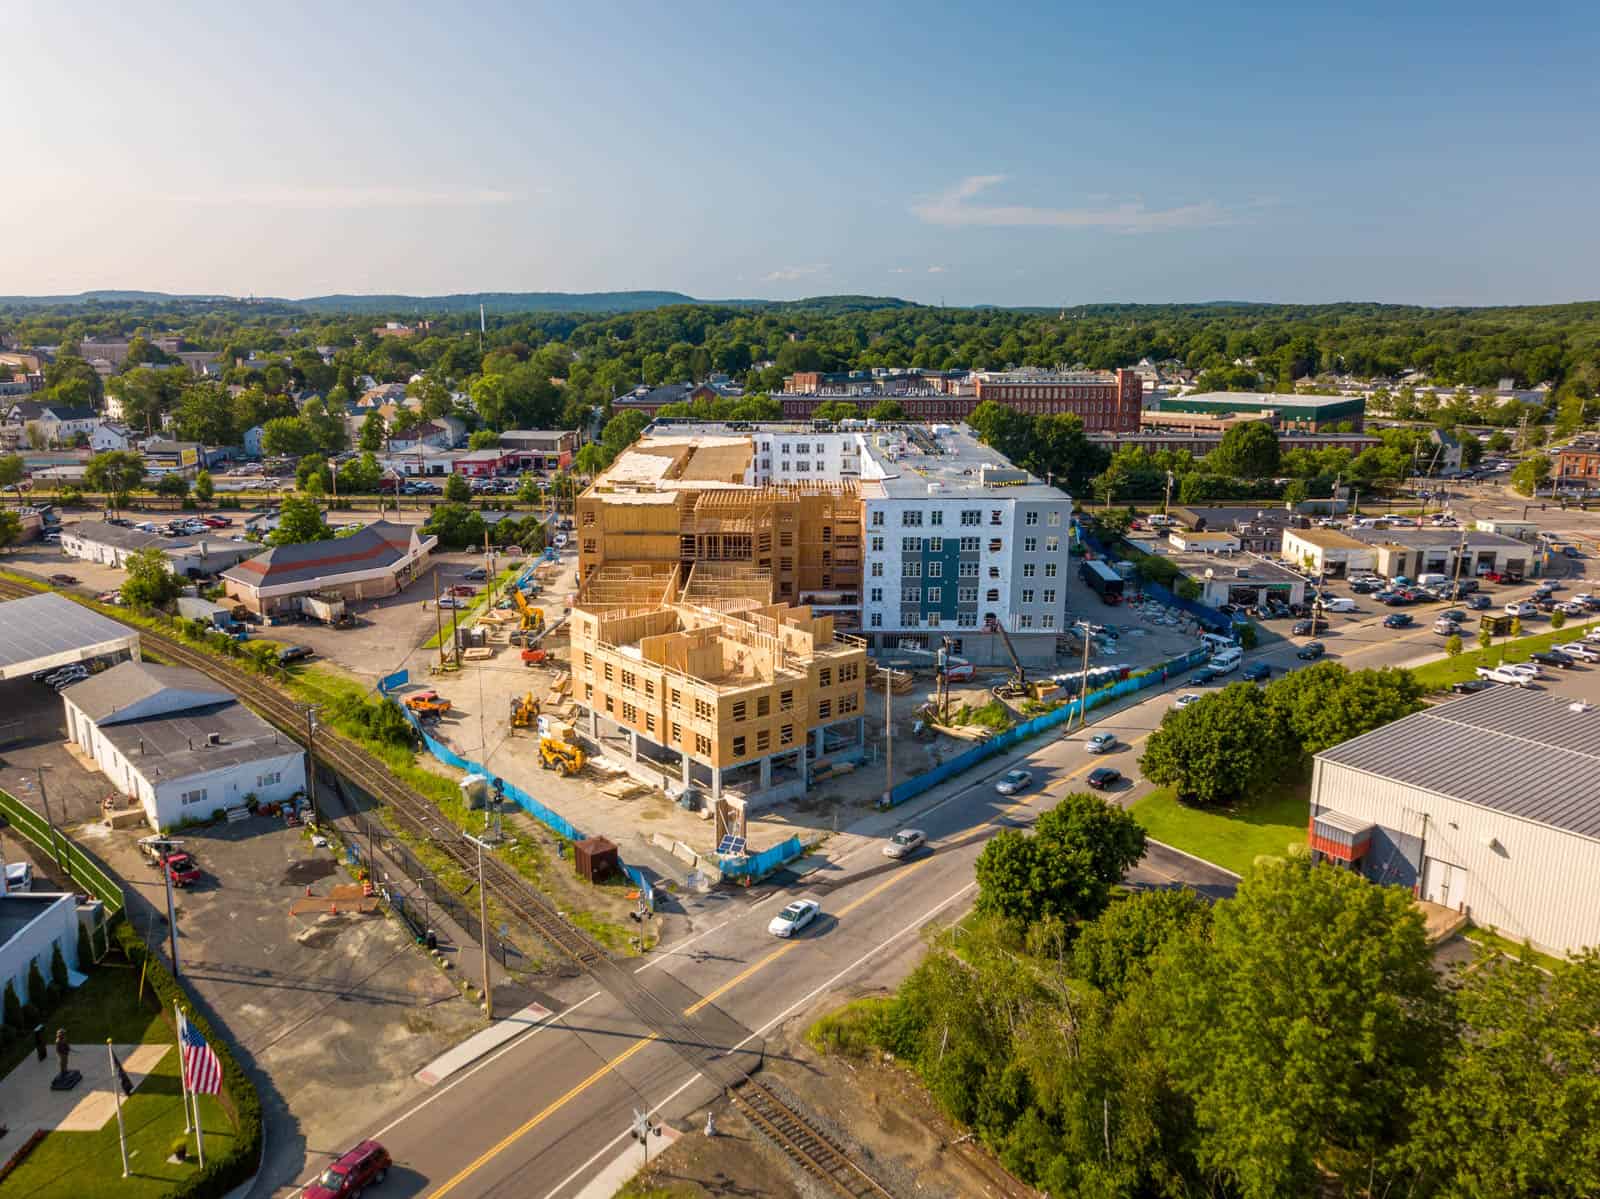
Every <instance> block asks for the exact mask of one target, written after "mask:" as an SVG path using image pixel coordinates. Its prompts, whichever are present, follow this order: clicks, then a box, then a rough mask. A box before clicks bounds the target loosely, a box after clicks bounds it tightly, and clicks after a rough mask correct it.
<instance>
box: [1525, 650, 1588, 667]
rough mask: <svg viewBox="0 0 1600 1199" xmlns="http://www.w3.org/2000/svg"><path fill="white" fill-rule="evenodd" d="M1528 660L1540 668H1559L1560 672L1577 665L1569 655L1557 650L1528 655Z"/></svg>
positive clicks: (1575, 660)
mask: <svg viewBox="0 0 1600 1199" xmlns="http://www.w3.org/2000/svg"><path fill="white" fill-rule="evenodd" d="M1528 658H1529V660H1530V661H1534V662H1537V663H1539V665H1541V666H1559V667H1561V669H1562V670H1566V669H1568V668H1569V667H1573V666H1576V665H1577V664H1578V660H1577V659H1576V658H1574V657H1573V656H1572V655H1571V654H1564V653H1562V652H1561V651H1560V650H1558V649H1548V650H1543V651H1541V652H1539V653H1536V654H1529V655H1528Z"/></svg>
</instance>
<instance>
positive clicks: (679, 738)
mask: <svg viewBox="0 0 1600 1199" xmlns="http://www.w3.org/2000/svg"><path fill="white" fill-rule="evenodd" d="M672 743H673V744H674V745H682V744H683V726H682V725H681V724H679V723H678V722H677V721H676V720H674V721H673V722H672Z"/></svg>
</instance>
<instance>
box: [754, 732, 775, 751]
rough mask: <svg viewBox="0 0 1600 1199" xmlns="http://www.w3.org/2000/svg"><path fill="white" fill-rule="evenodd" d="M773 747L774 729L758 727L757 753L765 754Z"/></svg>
mask: <svg viewBox="0 0 1600 1199" xmlns="http://www.w3.org/2000/svg"><path fill="white" fill-rule="evenodd" d="M771 748H772V731H771V730H770V729H758V730H757V731H756V753H758V754H764V753H766V752H767V750H769V749H771Z"/></svg>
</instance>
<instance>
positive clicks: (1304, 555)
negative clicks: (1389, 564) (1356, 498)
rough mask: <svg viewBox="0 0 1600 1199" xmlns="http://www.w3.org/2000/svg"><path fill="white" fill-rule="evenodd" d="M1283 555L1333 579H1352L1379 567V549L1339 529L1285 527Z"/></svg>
mask: <svg viewBox="0 0 1600 1199" xmlns="http://www.w3.org/2000/svg"><path fill="white" fill-rule="evenodd" d="M1282 557H1283V560H1284V561H1285V562H1288V563H1290V564H1291V565H1293V566H1295V567H1297V568H1300V569H1303V570H1308V571H1310V572H1311V573H1312V574H1315V575H1323V576H1325V577H1327V578H1330V579H1344V578H1349V577H1350V576H1351V575H1353V574H1357V573H1359V572H1361V571H1373V570H1376V569H1377V566H1378V551H1377V550H1376V549H1374V548H1373V547H1372V546H1370V545H1368V544H1367V543H1366V542H1364V541H1357V540H1356V539H1355V538H1354V537H1351V536H1350V535H1349V534H1347V533H1341V532H1339V530H1338V529H1321V528H1318V529H1285V530H1284V531H1283V550H1282Z"/></svg>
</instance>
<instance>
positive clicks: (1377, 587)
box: [1350, 579, 1383, 595]
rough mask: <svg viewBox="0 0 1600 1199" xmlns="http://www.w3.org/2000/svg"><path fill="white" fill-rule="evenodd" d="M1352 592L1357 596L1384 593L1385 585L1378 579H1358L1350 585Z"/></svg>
mask: <svg viewBox="0 0 1600 1199" xmlns="http://www.w3.org/2000/svg"><path fill="white" fill-rule="evenodd" d="M1350 590H1351V591H1353V592H1355V593H1356V594H1357V595H1372V594H1373V593H1374V592H1378V591H1382V590H1383V584H1382V583H1380V582H1378V581H1377V580H1376V579H1356V580H1355V581H1354V582H1352V583H1351V584H1350Z"/></svg>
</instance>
